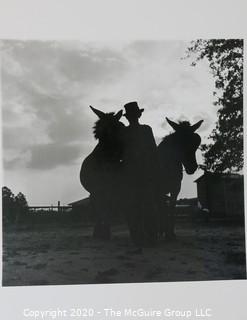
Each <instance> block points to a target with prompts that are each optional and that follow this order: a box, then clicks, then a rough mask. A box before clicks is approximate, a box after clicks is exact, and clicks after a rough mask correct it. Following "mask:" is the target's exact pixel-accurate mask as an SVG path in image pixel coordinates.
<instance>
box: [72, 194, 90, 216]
mask: <svg viewBox="0 0 247 320" xmlns="http://www.w3.org/2000/svg"><path fill="white" fill-rule="evenodd" d="M69 206H71V207H72V214H73V215H78V216H80V217H81V219H82V220H83V221H84V222H90V221H91V220H92V214H91V210H90V198H89V197H88V198H84V199H81V200H77V201H74V202H71V203H69Z"/></svg>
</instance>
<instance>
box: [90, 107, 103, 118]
mask: <svg viewBox="0 0 247 320" xmlns="http://www.w3.org/2000/svg"><path fill="white" fill-rule="evenodd" d="M89 107H90V108H91V110H92V111H93V112H94V113H95V114H97V116H98V117H99V118H100V119H101V118H103V116H104V115H105V113H104V112H103V111H100V110H98V109H95V108H94V107H92V106H89Z"/></svg>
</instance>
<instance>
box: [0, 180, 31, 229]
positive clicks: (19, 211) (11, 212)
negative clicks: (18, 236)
mask: <svg viewBox="0 0 247 320" xmlns="http://www.w3.org/2000/svg"><path fill="white" fill-rule="evenodd" d="M2 212H3V226H8V225H13V224H15V223H18V220H19V219H21V218H22V217H24V216H25V215H26V214H27V213H28V202H27V199H26V197H25V195H24V194H23V193H22V192H19V193H18V194H17V195H14V193H13V192H12V191H11V190H10V188H8V187H6V186H4V187H2Z"/></svg>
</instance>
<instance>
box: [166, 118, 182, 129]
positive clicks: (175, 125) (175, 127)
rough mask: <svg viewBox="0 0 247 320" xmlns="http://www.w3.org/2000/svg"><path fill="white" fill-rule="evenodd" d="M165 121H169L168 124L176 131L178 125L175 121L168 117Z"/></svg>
mask: <svg viewBox="0 0 247 320" xmlns="http://www.w3.org/2000/svg"><path fill="white" fill-rule="evenodd" d="M166 121H167V122H168V123H169V125H170V126H171V127H172V128H173V129H174V130H175V131H176V130H178V128H179V125H178V124H177V123H176V122H173V121H171V120H170V119H168V118H166Z"/></svg>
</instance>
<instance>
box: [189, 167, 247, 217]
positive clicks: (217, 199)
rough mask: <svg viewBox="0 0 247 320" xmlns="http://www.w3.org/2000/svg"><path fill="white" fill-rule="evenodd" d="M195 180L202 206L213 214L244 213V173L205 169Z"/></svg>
mask: <svg viewBox="0 0 247 320" xmlns="http://www.w3.org/2000/svg"><path fill="white" fill-rule="evenodd" d="M195 182H196V183H197V196H198V201H199V203H200V206H201V207H202V208H204V209H208V210H209V212H210V214H211V215H212V216H218V217H219V216H237V215H238V216H240V215H243V214H244V177H243V175H240V174H224V173H212V172H207V171H205V172H204V174H203V175H202V176H200V177H199V178H198V179H197V180H195Z"/></svg>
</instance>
